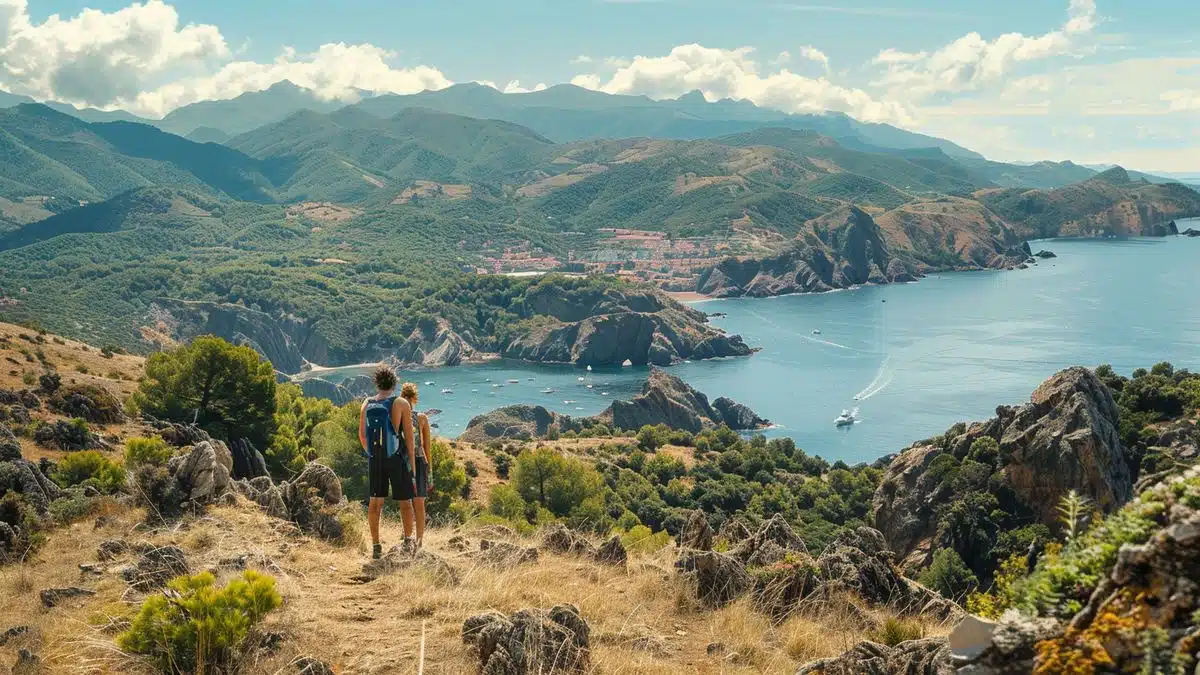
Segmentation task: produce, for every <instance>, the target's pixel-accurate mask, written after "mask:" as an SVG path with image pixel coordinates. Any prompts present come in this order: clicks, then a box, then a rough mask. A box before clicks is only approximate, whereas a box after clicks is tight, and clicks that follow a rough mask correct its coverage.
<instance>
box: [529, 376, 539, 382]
mask: <svg viewBox="0 0 1200 675" xmlns="http://www.w3.org/2000/svg"><path fill="white" fill-rule="evenodd" d="M535 379H537V378H535V377H531V378H529V381H530V382H533V381H534V380H535Z"/></svg>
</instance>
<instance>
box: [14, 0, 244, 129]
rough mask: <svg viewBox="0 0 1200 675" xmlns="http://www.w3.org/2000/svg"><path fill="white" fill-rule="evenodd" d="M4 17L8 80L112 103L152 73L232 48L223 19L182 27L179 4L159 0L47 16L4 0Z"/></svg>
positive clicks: (23, 89) (38, 90)
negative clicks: (220, 25) (36, 19)
mask: <svg viewBox="0 0 1200 675" xmlns="http://www.w3.org/2000/svg"><path fill="white" fill-rule="evenodd" d="M0 24H2V25H3V28H0V84H2V85H3V86H4V87H5V88H7V89H10V90H12V91H14V92H16V93H21V94H27V95H29V96H33V97H35V98H50V97H54V98H59V99H64V100H68V101H73V102H80V103H86V104H91V105H105V104H108V103H111V102H113V101H114V100H116V99H120V98H129V97H133V96H136V95H137V93H138V91H139V90H140V88H141V86H142V85H143V83H144V82H146V81H147V80H149V79H151V78H154V77H158V76H163V75H173V74H178V73H180V72H186V71H188V70H194V69H196V68H203V67H204V66H205V64H207V63H209V62H211V61H213V60H215V59H221V58H227V57H228V55H229V47H228V46H227V45H226V44H225V39H224V38H223V37H222V36H221V32H220V31H219V30H218V29H217V27H216V26H210V25H195V24H189V25H186V26H182V27H181V26H180V25H179V15H178V13H177V12H176V11H175V8H174V7H171V6H170V5H167V4H164V3H162V2H160V1H159V0H150V1H149V2H146V3H144V4H138V3H135V4H132V5H130V6H128V7H125V8H124V9H120V10H117V11H115V12H111V13H105V12H101V11H98V10H94V9H85V10H83V11H82V12H80V13H79V15H78V16H75V17H73V18H69V19H63V18H61V17H60V16H58V15H57V14H55V15H52V16H50V17H49V18H47V19H46V20H45V21H44V22H42V23H40V24H34V23H33V22H32V21H31V19H30V16H29V7H28V4H27V0H0Z"/></svg>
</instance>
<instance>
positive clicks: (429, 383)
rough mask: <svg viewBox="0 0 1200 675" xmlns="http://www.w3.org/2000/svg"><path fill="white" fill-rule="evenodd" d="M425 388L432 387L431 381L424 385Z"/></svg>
mask: <svg viewBox="0 0 1200 675" xmlns="http://www.w3.org/2000/svg"><path fill="white" fill-rule="evenodd" d="M425 386H426V387H432V386H433V380H430V381H428V382H426V383H425Z"/></svg>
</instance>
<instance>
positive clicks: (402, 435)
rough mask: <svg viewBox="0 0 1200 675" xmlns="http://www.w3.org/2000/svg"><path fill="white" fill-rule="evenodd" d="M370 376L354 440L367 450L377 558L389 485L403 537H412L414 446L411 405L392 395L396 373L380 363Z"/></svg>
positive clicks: (369, 516)
mask: <svg viewBox="0 0 1200 675" xmlns="http://www.w3.org/2000/svg"><path fill="white" fill-rule="evenodd" d="M374 379H375V388H376V389H378V390H379V393H377V394H375V396H373V397H371V398H368V399H367V400H365V401H363V405H362V411H361V414H360V415H359V424H358V440H359V441H360V442H361V443H362V447H363V449H364V450H365V451H366V453H367V476H368V481H369V483H370V490H371V502H370V505H369V506H368V508H367V522H368V523H369V524H370V527H371V543H372V544H373V547H372V550H371V557H372V558H375V559H379V557H380V556H382V555H383V546H382V545H381V544H380V543H379V517H380V516H381V515H382V513H383V504H384V501H385V500H386V499H387V497H388V491H389V490H388V488H389V486H390V488H391V494H392V498H393V499H395V500H396V501H398V502H400V514H401V517H402V518H403V520H404V538H405V541H407V540H409V539H410V538H411V537H412V529H413V512H412V499H413V496H414V495H415V494H416V485H415V480H414V474H413V467H414V466H416V457H415V455H416V447H415V444H414V442H413V438H414V435H413V423H412V418H413V415H412V406H411V405H410V404H409V402H408V401H406V400H405V399H404V398H403V397H399V396H396V393H395V390H396V374H395V373H393V372H392V370H391V369H390V368H388V367H386V366H380V367H379V368H378V369H377V370H376V371H375V376H374ZM400 439H404V447H403V448H401V447H400ZM405 507H407V508H405Z"/></svg>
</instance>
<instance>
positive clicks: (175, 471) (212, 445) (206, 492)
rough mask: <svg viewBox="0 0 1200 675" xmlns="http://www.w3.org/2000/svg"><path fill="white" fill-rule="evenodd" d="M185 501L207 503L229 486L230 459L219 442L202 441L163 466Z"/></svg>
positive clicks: (231, 463)
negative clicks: (177, 483)
mask: <svg viewBox="0 0 1200 675" xmlns="http://www.w3.org/2000/svg"><path fill="white" fill-rule="evenodd" d="M167 468H168V469H169V470H170V472H171V474H172V475H173V476H175V480H177V481H178V482H179V488H180V490H181V491H182V493H183V495H184V497H185V498H187V499H188V500H190V501H192V502H195V503H197V504H211V503H213V502H215V501H216V499H217V498H218V497H220V496H221V495H222V494H224V493H225V491H226V490H228V489H229V488H230V486H231V485H232V478H231V476H230V474H231V472H232V470H233V456H232V454H230V452H229V448H228V447H226V446H225V444H224V443H222V442H220V441H211V440H210V441H202V442H200V443H198V444H196V445H195V446H194V447H193V448H192V451H191V452H189V453H188V454H186V455H176V456H175V457H172V458H171V460H170V462H168V464H167Z"/></svg>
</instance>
